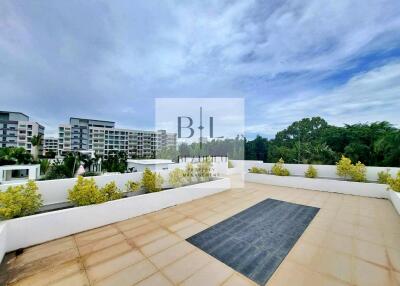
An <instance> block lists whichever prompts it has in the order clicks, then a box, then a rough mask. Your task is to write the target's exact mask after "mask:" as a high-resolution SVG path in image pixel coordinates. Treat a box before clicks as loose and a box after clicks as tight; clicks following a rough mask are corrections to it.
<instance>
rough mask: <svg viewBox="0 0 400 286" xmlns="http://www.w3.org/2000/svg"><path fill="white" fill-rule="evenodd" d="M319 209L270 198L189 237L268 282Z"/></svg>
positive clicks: (259, 280) (262, 282)
mask: <svg viewBox="0 0 400 286" xmlns="http://www.w3.org/2000/svg"><path fill="white" fill-rule="evenodd" d="M318 211H319V208H315V207H310V206H304V205H298V204H293V203H288V202H284V201H279V200H274V199H266V200H264V201H262V202H260V203H258V204H256V205H254V206H252V207H250V208H248V209H246V210H244V211H242V212H240V213H238V214H236V215H234V216H232V217H230V218H228V219H226V220H224V221H222V222H220V223H218V224H216V225H214V226H212V227H210V228H208V229H206V230H204V231H202V232H200V233H198V234H196V235H194V236H192V237H190V238H188V239H187V241H188V242H190V243H191V244H193V245H195V246H197V247H198V248H200V249H202V250H203V251H205V252H207V253H208V254H210V255H211V256H213V257H215V258H217V259H218V260H220V261H221V262H223V263H225V264H226V265H228V266H230V267H231V268H233V269H235V270H236V271H238V272H240V273H242V274H243V275H245V276H247V277H248V278H250V279H251V280H253V281H255V282H256V283H258V284H259V285H265V283H266V282H267V281H268V279H269V278H270V277H271V276H272V274H273V273H274V272H275V270H276V269H277V268H278V266H279V264H280V263H281V262H282V261H283V259H285V257H286V255H287V254H288V253H289V251H290V250H291V249H292V247H293V246H294V244H295V243H296V241H297V240H298V239H299V237H300V236H301V235H302V234H303V232H304V230H305V229H306V228H307V226H308V225H309V223H310V222H311V221H312V219H313V218H314V216H315V215H316V214H317V213H318Z"/></svg>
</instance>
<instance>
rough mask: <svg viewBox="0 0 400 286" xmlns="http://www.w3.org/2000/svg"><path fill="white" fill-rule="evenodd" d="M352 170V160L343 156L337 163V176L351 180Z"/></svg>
mask: <svg viewBox="0 0 400 286" xmlns="http://www.w3.org/2000/svg"><path fill="white" fill-rule="evenodd" d="M352 168H353V164H351V160H350V159H349V158H346V157H345V156H343V155H342V158H341V159H340V160H339V162H337V163H336V174H337V175H338V176H339V177H344V178H350V177H351V171H352Z"/></svg>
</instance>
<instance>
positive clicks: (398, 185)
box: [387, 171, 400, 192]
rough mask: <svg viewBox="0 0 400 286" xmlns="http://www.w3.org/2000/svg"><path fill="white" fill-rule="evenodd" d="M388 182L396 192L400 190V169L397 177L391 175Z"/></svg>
mask: <svg viewBox="0 0 400 286" xmlns="http://www.w3.org/2000/svg"><path fill="white" fill-rule="evenodd" d="M387 182H388V185H389V188H390V189H392V190H393V191H395V192H400V171H399V172H398V173H397V176H396V177H395V178H392V177H389V178H388V180H387Z"/></svg>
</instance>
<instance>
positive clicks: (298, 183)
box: [245, 173, 389, 198]
mask: <svg viewBox="0 0 400 286" xmlns="http://www.w3.org/2000/svg"><path fill="white" fill-rule="evenodd" d="M245 180H246V182H252V183H259V184H266V185H275V186H282V187H291V188H298V189H306V190H315V191H322V192H331V193H340V194H347V195H356V196H365V197H373V198H388V196H389V192H388V191H387V186H386V185H382V184H376V183H358V182H349V181H341V180H333V179H317V178H316V179H309V178H304V177H293V176H292V177H291V176H275V175H265V174H252V173H247V174H246V175H245Z"/></svg>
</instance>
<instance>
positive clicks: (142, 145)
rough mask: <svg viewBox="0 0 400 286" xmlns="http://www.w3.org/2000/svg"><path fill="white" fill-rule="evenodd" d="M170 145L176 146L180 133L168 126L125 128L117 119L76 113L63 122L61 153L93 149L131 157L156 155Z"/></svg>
mask: <svg viewBox="0 0 400 286" xmlns="http://www.w3.org/2000/svg"><path fill="white" fill-rule="evenodd" d="M174 139H175V141H174ZM174 142H175V143H174ZM168 144H169V145H168ZM167 146H175V147H176V134H175V136H174V134H170V133H166V131H165V130H159V131H156V132H155V131H146V130H131V129H122V128H116V127H115V122H113V121H104V120H95V119H85V118H75V117H71V118H70V124H61V125H60V126H59V139H58V154H59V155H63V154H65V153H67V152H69V151H77V150H93V151H95V153H96V154H100V155H105V156H107V155H109V154H112V153H113V152H116V151H123V152H125V153H127V154H128V156H129V157H131V158H136V157H139V158H145V157H152V156H154V154H155V152H156V150H157V148H164V147H167Z"/></svg>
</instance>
